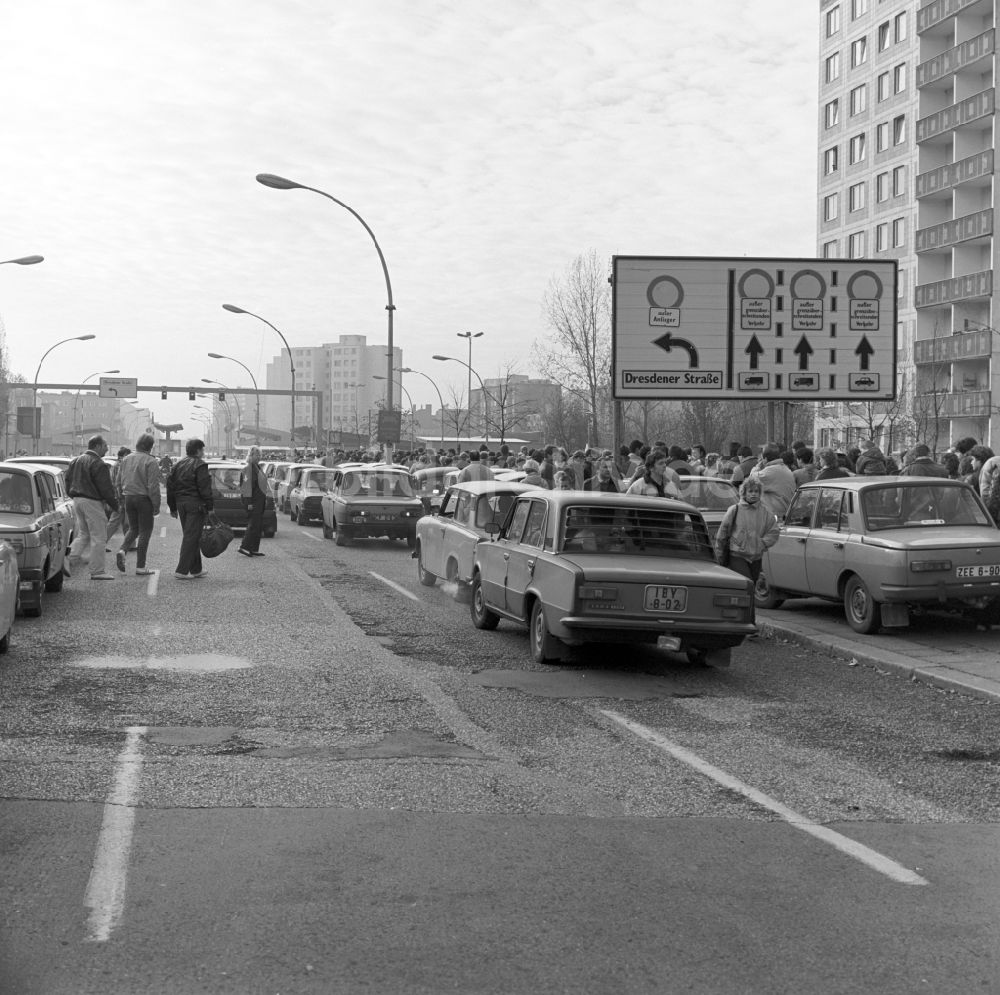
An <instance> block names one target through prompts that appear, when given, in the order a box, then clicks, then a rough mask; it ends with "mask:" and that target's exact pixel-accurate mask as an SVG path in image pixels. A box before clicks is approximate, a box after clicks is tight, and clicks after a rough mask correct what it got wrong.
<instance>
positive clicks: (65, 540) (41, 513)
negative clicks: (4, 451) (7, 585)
mask: <svg viewBox="0 0 1000 995" xmlns="http://www.w3.org/2000/svg"><path fill="white" fill-rule="evenodd" d="M75 523H76V518H75V515H74V512H73V502H72V500H70V498H69V497H67V495H66V489H65V486H64V482H63V475H62V471H60V470H59V469H57V468H56V467H53V466H42V465H40V464H37V463H9V462H7V463H0V540H4V541H5V542H7V543H9V544H10V545H11V546H12V547H13V548H14V550H15V551H16V552H17V566H18V588H19V595H18V597H19V601H20V605H21V610H22V612H23V613H24V614H25V615H31V616H35V617H37V616H39V615H41V614H42V591H43V590H45V591H49V592H56V591H61V590H62V586H63V580H64V579H65V576H66V575H65V574H64V572H63V566H64V565H65V562H66V557H67V555H68V554H69V546H70V543H71V542H72V541H73V531H74V528H75Z"/></svg>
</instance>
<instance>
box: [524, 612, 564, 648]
mask: <svg viewBox="0 0 1000 995" xmlns="http://www.w3.org/2000/svg"><path fill="white" fill-rule="evenodd" d="M528 642H529V644H530V646H531V659H532V660H534V661H535V663H548V662H549V660H559V659H561V658H562V652H561V650H560V646H561V642H560V640H558V639H557V638H556V637H555V636H553V635H552V633H551V632H549V625H548V622H546V621H545V608H544V607H543V605H542V602H541V601H540V600H538V599H536V600H535V603H534V604H533V605H532V606H531V622H530V625H529V628H528Z"/></svg>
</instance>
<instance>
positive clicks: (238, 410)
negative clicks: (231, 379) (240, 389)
mask: <svg viewBox="0 0 1000 995" xmlns="http://www.w3.org/2000/svg"><path fill="white" fill-rule="evenodd" d="M201 382H202V383H207V384H214V385H215V386H216V387H221V388H222V389H223V390H228V391H229V392H230V393H232V391H233V388H232V387H227V386H226V385H225V384H224V383H222V381H221V380H206V379H205V378H204V377H202V378H201ZM222 403H223V404H224V405H225V406H226V411H228V412H229V420H230V422H231V421H232V420H233V413H232V411H231V410H230V408H229V401H227V400H226V399H225V398H223V399H222ZM233 403H234V404H235V405H236V438H237V439H239V437H240V425H242V424H243V409H242V408H241V407H240V399H239V397H238V396H237V395H236V394H233ZM230 448H232V446H230Z"/></svg>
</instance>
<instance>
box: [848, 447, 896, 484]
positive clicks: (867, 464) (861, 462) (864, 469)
mask: <svg viewBox="0 0 1000 995" xmlns="http://www.w3.org/2000/svg"><path fill="white" fill-rule="evenodd" d="M854 472H855V473H857V474H858V475H859V476H864V477H881V476H884V475H885V474H887V473H888V472H889V464H888V463H887V462H886V458H885V456H884V455H883V453H882V450H881V449H879V448H878V446H873V447H872V448H871V449H867V450H865V452H863V453H862V454H861V455H860V456H859V457H858V462H857V463H856V464H855V466H854Z"/></svg>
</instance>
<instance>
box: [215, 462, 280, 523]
mask: <svg viewBox="0 0 1000 995" xmlns="http://www.w3.org/2000/svg"><path fill="white" fill-rule="evenodd" d="M207 462H208V475H209V477H211V479H212V503H213V505H214V506H215V514H216V516H217V517H218V518H219V519H220V520H221V521H223V522H225V523H226V525H228V526H229V527H230V528H232V529H243V530H245V529H246V527H247V522H248V520H249V516H248V515H247V509H246V506H245V505H244V504H243V497H242V495H241V493H240V478H241V477H242V475H243V464H242V463H237V462H236V461H235V460H208V461H207ZM277 531H278V515H277V513H276V512H275V509H274V498H273V497H272V496H271V495H270V494H265V495H264V519H263V524H262V527H261V535H262V536H264V538H266V539H273V538H274V536H275V535H276V534H277Z"/></svg>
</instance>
